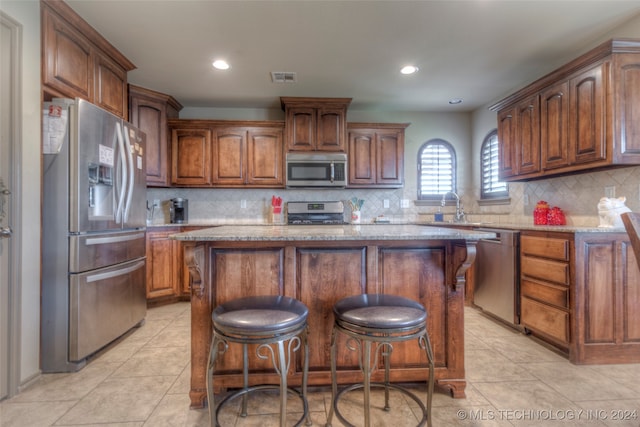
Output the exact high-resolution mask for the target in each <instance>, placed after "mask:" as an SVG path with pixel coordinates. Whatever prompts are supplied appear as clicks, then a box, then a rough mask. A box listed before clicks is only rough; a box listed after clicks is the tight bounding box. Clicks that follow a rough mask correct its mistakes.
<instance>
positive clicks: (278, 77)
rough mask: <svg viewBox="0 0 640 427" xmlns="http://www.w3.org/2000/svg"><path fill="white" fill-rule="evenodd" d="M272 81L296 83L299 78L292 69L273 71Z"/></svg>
mask: <svg viewBox="0 0 640 427" xmlns="http://www.w3.org/2000/svg"><path fill="white" fill-rule="evenodd" d="M271 81H272V82H274V83H295V82H297V81H298V78H297V77H296V73H294V72H291V71H272V72H271Z"/></svg>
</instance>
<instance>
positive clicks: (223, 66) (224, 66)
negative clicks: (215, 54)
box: [213, 59, 230, 70]
mask: <svg viewBox="0 0 640 427" xmlns="http://www.w3.org/2000/svg"><path fill="white" fill-rule="evenodd" d="M213 67H214V68H216V69H218V70H228V69H229V68H230V66H229V64H228V63H227V61H225V60H223V59H217V60H215V61H213Z"/></svg>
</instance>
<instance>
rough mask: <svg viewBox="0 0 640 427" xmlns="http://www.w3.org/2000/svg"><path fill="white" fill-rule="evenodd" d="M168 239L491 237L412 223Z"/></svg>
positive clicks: (225, 230) (230, 228)
mask: <svg viewBox="0 0 640 427" xmlns="http://www.w3.org/2000/svg"><path fill="white" fill-rule="evenodd" d="M170 237H171V238H173V239H176V240H187V241H302V240H480V239H490V238H493V237H495V234H494V233H491V232H478V231H469V230H460V229H454V228H447V227H433V226H431V227H424V226H421V225H412V224H391V225H388V224H385V225H374V224H366V225H224V226H220V227H213V228H204V229H201V230H195V231H189V232H186V233H177V234H173V235H171V236H170Z"/></svg>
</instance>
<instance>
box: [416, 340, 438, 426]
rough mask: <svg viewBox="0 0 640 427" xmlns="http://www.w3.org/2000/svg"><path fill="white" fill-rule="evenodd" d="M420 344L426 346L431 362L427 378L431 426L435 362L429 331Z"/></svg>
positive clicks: (428, 424) (428, 422) (428, 420)
mask: <svg viewBox="0 0 640 427" xmlns="http://www.w3.org/2000/svg"><path fill="white" fill-rule="evenodd" d="M420 346H421V347H422V348H424V350H425V352H426V354H427V360H428V362H429V379H428V380H427V426H429V427H431V401H432V399H433V388H434V383H435V363H434V358H433V349H432V348H431V340H430V339H429V333H428V332H427V331H426V329H425V331H424V335H423V336H421V337H420Z"/></svg>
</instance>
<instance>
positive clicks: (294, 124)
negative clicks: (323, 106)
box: [286, 107, 316, 151]
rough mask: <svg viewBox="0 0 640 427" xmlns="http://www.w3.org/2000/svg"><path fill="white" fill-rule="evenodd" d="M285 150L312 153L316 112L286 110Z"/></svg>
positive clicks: (300, 108)
mask: <svg viewBox="0 0 640 427" xmlns="http://www.w3.org/2000/svg"><path fill="white" fill-rule="evenodd" d="M286 120H287V149H288V150H289V151H313V150H315V148H316V110H315V109H314V108H306V107H293V108H288V109H287V118H286Z"/></svg>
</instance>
